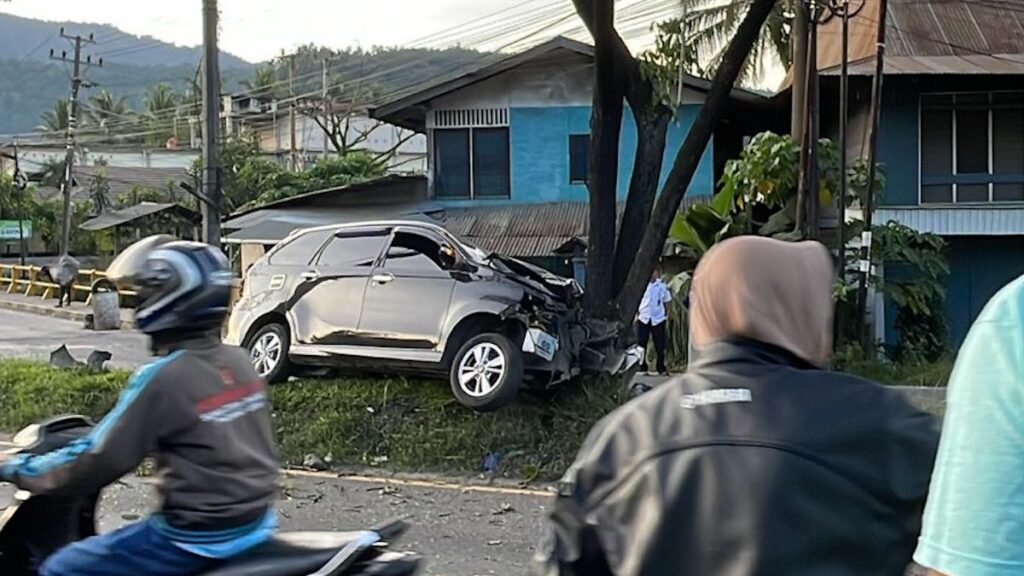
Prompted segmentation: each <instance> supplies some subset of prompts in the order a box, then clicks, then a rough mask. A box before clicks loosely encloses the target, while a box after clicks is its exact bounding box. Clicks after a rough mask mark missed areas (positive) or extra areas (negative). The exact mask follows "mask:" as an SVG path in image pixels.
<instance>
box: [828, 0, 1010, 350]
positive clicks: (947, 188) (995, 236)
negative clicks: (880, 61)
mask: <svg viewBox="0 0 1024 576" xmlns="http://www.w3.org/2000/svg"><path fill="white" fill-rule="evenodd" d="M878 10H879V9H878V3H877V0H870V1H869V2H868V6H867V8H866V9H865V11H864V14H862V15H861V16H860V17H858V19H859V20H860V21H859V22H858V21H857V20H858V19H855V21H854V25H853V40H852V47H853V51H852V53H851V55H852V61H851V64H850V73H851V75H852V77H851V91H852V94H851V107H850V130H851V138H850V149H849V150H848V151H847V152H848V156H849V157H860V156H863V155H866V154H865V153H866V150H867V148H866V143H867V136H868V130H867V126H868V123H869V122H868V118H869V115H868V112H869V102H870V99H871V75H872V74H873V73H874V48H873V46H874V43H875V33H874V32H873V30H874V27H875V22H877V14H878ZM836 30H837V24H836V23H834V22H833V23H832V24H830V25H828V26H826V27H823V28H822V31H821V35H822V39H823V43H822V50H821V52H819V62H820V63H821V65H822V67H823V71H822V73H823V74H825V75H826V78H824V79H823V92H822V103H823V109H824V115H823V119H822V122H823V127H824V129H825V132H826V133H828V135H831V136H834V135H835V127H836V124H837V122H838V114H837V112H836V110H837V108H836V106H835V103H836V102H838V90H837V86H838V82H837V81H836V80H837V78H836V75H837V74H838V65H833V64H837V63H838V62H839V58H838V57H836V56H837V54H838V41H839V36H838V34H837V33H836ZM887 36H888V39H887V52H886V61H885V70H884V82H883V94H882V112H881V126H880V132H879V139H878V153H879V159H880V161H881V162H883V163H884V164H885V165H886V169H887V176H888V182H887V185H886V187H885V190H884V192H883V196H882V198H881V200H880V206H879V207H878V210H877V212H876V213H875V221H876V222H878V223H884V222H886V221H888V220H895V221H898V222H901V223H903V224H905V225H908V226H910V227H913V228H915V229H917V230H919V231H922V232H931V233H935V234H938V235H940V236H942V237H943V238H945V239H946V241H947V242H948V244H949V254H948V257H949V264H950V267H951V274H950V277H949V281H948V287H947V288H948V297H947V312H948V316H949V326H950V329H951V336H952V340H953V344H954V345H958V344H959V343H960V342H961V341H962V340H963V337H964V336H965V335H966V332H967V330H968V328H969V327H970V324H971V322H972V321H973V320H974V318H976V317H977V315H978V313H979V312H980V311H981V308H982V307H983V306H984V304H985V303H986V302H987V301H988V299H989V298H991V296H992V295H993V294H995V292H996V291H998V290H999V288H1001V287H1002V286H1004V285H1005V284H1006V283H1007V282H1009V281H1010V280H1012V279H1013V278H1016V277H1017V276H1020V275H1021V274H1024V10H1020V9H1016V8H1013V9H1011V8H1010V7H1009V5H1007V6H1005V7H1004V6H1002V5H1000V4H998V3H991V2H973V1H970V0H889V10H888V15H887ZM892 316H893V314H892V313H891V311H890V312H889V313H887V314H886V319H885V320H887V321H888V323H890V324H891V320H892ZM890 338H892V334H891V330H890V333H889V335H888V337H887V340H888V339H890Z"/></svg>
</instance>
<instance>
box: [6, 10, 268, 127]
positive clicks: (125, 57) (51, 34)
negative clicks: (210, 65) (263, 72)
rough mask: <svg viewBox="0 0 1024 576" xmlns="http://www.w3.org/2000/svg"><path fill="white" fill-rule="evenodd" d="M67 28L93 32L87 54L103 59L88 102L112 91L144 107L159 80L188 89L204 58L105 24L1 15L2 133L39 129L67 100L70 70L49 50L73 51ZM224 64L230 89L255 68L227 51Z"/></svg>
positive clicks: (86, 93)
mask: <svg viewBox="0 0 1024 576" xmlns="http://www.w3.org/2000/svg"><path fill="white" fill-rule="evenodd" d="M62 26H63V27H64V29H65V30H64V31H65V33H67V34H81V35H83V36H85V35H88V34H92V35H93V38H94V39H95V41H96V43H95V44H91V45H89V46H88V48H87V50H86V53H87V54H90V55H92V58H93V61H96V60H98V59H99V58H103V67H102V68H99V67H94V68H91V69H90V70H89V71H88V74H87V78H88V79H89V81H90V82H92V83H94V84H95V87H93V88H90V89H87V90H83V92H82V96H83V99H85V98H88V97H89V96H90V95H91V94H94V93H96V92H98V91H99V90H102V89H107V90H110V91H111V92H113V93H114V94H117V95H126V96H128V98H129V101H130V102H131V104H132V106H133V107H135V108H139V107H140V106H141V99H142V94H143V93H144V92H145V90H146V89H147V88H150V87H151V86H153V85H155V84H158V83H160V82H166V83H168V84H170V85H172V86H173V87H174V88H175V89H176V90H178V91H184V90H185V89H186V88H187V87H188V85H189V80H191V79H192V78H194V77H195V75H196V71H197V69H198V67H199V63H200V60H201V57H202V53H201V48H199V47H191V48H187V47H183V46H175V45H173V44H169V43H167V42H162V41H160V40H156V39H155V38H151V37H140V36H134V35H132V34H128V33H125V32H123V31H121V30H119V29H117V28H115V27H113V26H109V25H105V24H83V23H76V22H47V21H43V20H32V19H29V18H20V17H17V16H11V15H9V14H0V134H17V133H26V132H31V131H33V130H35V128H36V126H38V125H39V123H40V116H41V115H42V114H43V112H44V111H46V110H50V109H52V107H53V105H54V103H55V102H56V101H57V100H59V99H61V98H67V96H68V91H69V87H70V83H69V81H68V72H67V67H66V66H65V65H64V64H62V63H60V62H55V61H53V60H50V48H53V49H54V50H55V52H56V53H57V54H60V52H61V51H63V50H68V51H69V52H70V46H69V44H68V43H67V42H66V41H65V40H64V39H62V38H61V37H60V28H61V27H62ZM68 56H69V57H70V53H69V55H68ZM220 64H221V72H222V76H223V78H224V85H225V86H227V87H229V89H233V88H234V87H235V86H237V84H238V80H239V79H241V78H244V77H247V76H249V74H250V70H251V69H252V64H250V63H249V62H246V61H245V60H243V59H241V58H239V57H238V56H235V55H233V54H229V53H226V52H221V56H220Z"/></svg>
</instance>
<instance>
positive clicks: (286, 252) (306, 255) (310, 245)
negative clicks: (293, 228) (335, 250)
mask: <svg viewBox="0 0 1024 576" xmlns="http://www.w3.org/2000/svg"><path fill="white" fill-rule="evenodd" d="M331 232H332V231H331V230H315V231H313V232H306V233H305V234H302V235H300V236H297V237H296V238H295V239H293V240H291V241H289V242H288V243H287V244H285V245H284V246H281V248H279V249H278V250H277V251H276V252H274V253H273V254H271V255H270V263H271V264H273V265H275V266H308V265H309V263H310V261H312V260H313V257H314V256H315V255H316V253H317V250H319V249H320V247H321V246H323V245H324V242H326V241H327V237H328V236H330V235H331Z"/></svg>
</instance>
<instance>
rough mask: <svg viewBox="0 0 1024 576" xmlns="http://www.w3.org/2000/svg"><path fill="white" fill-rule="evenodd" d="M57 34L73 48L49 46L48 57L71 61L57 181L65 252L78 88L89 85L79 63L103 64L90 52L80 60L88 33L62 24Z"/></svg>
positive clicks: (68, 241)
mask: <svg viewBox="0 0 1024 576" xmlns="http://www.w3.org/2000/svg"><path fill="white" fill-rule="evenodd" d="M60 37H61V38H64V39H65V40H67V41H68V42H70V43H71V45H72V47H73V50H74V52H73V55H72V57H71V58H68V54H67V51H62V52H61V54H60V55H59V56H58V55H57V54H55V53H54V51H53V49H50V58H51V59H53V60H59V61H61V62H66V63H69V64H71V65H72V71H71V99H70V100H69V101H68V119H67V128H66V130H65V137H66V138H65V140H66V144H65V157H64V178H63V179H62V182H61V197H62V200H63V212H62V216H61V229H60V232H61V233H60V253H61V255H62V256H63V255H67V253H68V251H69V250H70V249H71V212H72V207H71V186H72V185H73V183H74V179H73V178H74V165H75V129H76V128H77V127H78V92H79V90H80V89H81V88H82V87H83V86H84V87H89V86H91V85H92V84H91V83H89V82H88V81H87V80H86V79H85V78H84V77H83V76H82V73H83V67H84V68H86V69H88V68H90V67H92V66H96V67H101V66H103V59H102V58H100V59H99V60H97V61H96V62H95V63H94V62H93V61H92V56H86V57H85V60H84V61H83V60H82V48H83V46H85V45H88V44H95V43H96V41H95V40H94V39H93V35H92V34H89V36H88V37H82V36H81V35H75V36H70V35H68V34H65V33H64V28H61V29H60Z"/></svg>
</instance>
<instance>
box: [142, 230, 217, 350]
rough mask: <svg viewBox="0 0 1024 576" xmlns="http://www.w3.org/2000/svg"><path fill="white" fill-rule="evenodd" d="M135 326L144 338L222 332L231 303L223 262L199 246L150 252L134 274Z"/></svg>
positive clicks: (206, 247) (159, 248)
mask: <svg viewBox="0 0 1024 576" xmlns="http://www.w3.org/2000/svg"><path fill="white" fill-rule="evenodd" d="M133 276H134V278H133V282H132V284H133V285H134V287H135V289H136V291H137V292H138V298H139V305H138V307H137V308H136V310H135V324H136V326H137V327H138V328H139V330H141V331H142V332H145V333H147V334H155V333H166V332H168V331H181V332H196V331H204V330H211V329H215V328H218V327H220V326H221V325H222V324H223V323H224V319H225V318H226V317H227V315H228V312H229V308H230V303H231V285H232V274H231V269H230V267H229V264H228V260H227V258H226V257H225V256H224V254H223V253H222V252H221V251H220V250H217V249H216V248H214V247H212V246H210V245H208V244H202V243H200V242H184V241H178V242H168V243H165V244H160V245H159V246H156V247H155V248H153V250H152V251H150V252H149V253H148V254H147V255H146V257H145V259H144V260H143V261H142V262H141V266H140V267H139V269H138V270H137V272H136V273H135V274H134V275H133Z"/></svg>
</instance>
